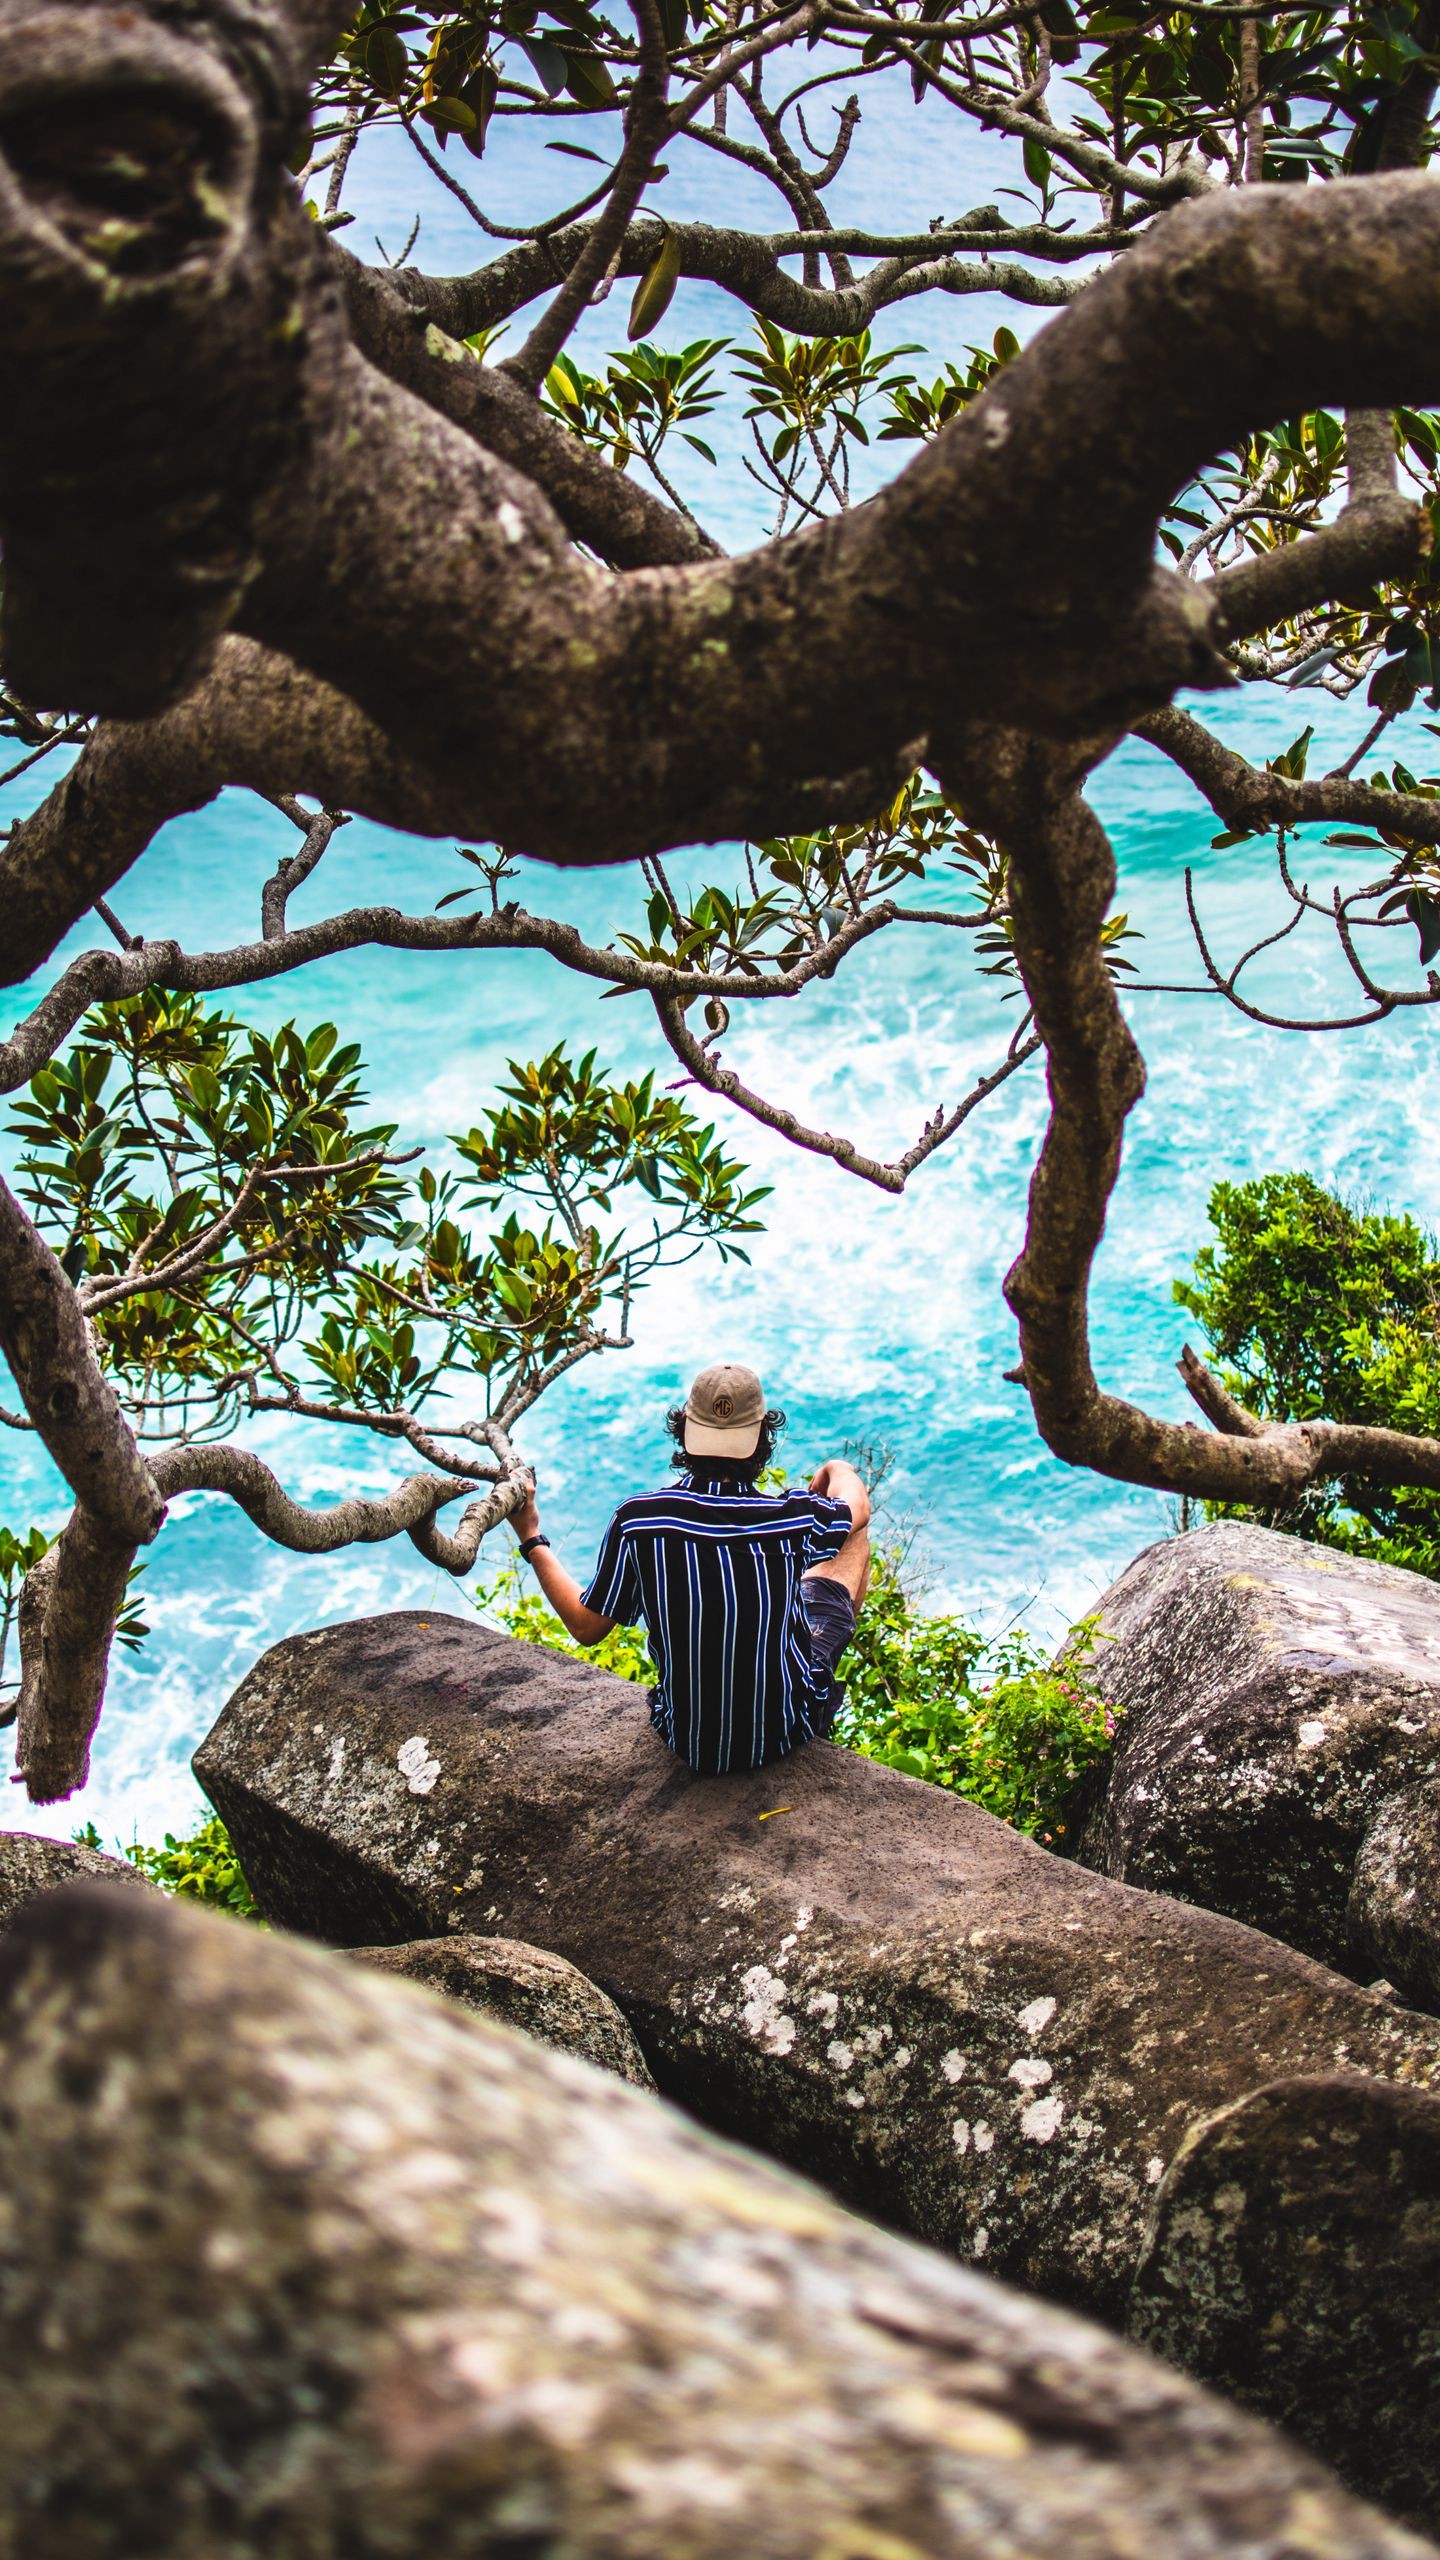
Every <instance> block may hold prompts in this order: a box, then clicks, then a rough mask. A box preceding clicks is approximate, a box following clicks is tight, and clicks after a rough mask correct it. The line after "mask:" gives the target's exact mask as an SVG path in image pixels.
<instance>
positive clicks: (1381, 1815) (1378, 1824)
mask: <svg viewBox="0 0 1440 2560" xmlns="http://www.w3.org/2000/svg"><path fill="white" fill-rule="evenodd" d="M1346 1921H1347V1927H1348V1932H1349V1947H1350V1958H1351V1962H1352V1963H1353V1965H1354V1967H1355V1970H1356V1972H1357V1973H1358V1974H1359V1975H1360V1976H1361V1977H1362V1978H1364V1979H1368V1980H1371V1981H1374V1980H1376V1979H1377V1978H1378V1979H1379V1980H1382V1981H1386V1980H1388V1981H1390V1982H1393V1983H1394V1984H1396V1985H1397V1987H1398V1988H1400V1989H1401V1990H1403V1992H1404V1994H1405V1997H1406V1999H1407V2000H1414V2001H1416V2002H1417V2003H1418V2004H1419V2006H1420V2007H1421V2008H1422V2009H1434V2010H1440V1780H1437V1779H1434V1778H1421V1779H1420V1780H1419V1781H1418V1783H1417V1784H1416V1785H1415V1786H1413V1787H1402V1788H1401V1790H1400V1793H1399V1794H1398V1795H1393V1796H1387V1797H1386V1799H1385V1802H1384V1803H1383V1804H1382V1805H1381V1807H1380V1810H1379V1812H1378V1813H1377V1814H1376V1816H1375V1819H1374V1821H1373V1822H1372V1823H1371V1825H1370V1828H1369V1830H1368V1831H1367V1832H1366V1834H1365V1836H1364V1838H1363V1840H1362V1841H1361V1843H1360V1848H1359V1852H1358V1854H1357V1856H1356V1860H1355V1873H1354V1876H1353V1878H1352V1880H1351V1885H1350V1904H1349V1909H1348V1912H1347V1914H1346Z"/></svg>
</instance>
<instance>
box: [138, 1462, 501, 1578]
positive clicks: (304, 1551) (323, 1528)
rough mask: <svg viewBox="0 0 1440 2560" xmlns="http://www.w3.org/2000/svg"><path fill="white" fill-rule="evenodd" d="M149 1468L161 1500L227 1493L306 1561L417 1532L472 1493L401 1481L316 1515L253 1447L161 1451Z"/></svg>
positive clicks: (460, 1485) (458, 1484) (426, 1480)
mask: <svg viewBox="0 0 1440 2560" xmlns="http://www.w3.org/2000/svg"><path fill="white" fill-rule="evenodd" d="M151 1465H152V1472H153V1474H154V1477H155V1481H156V1483H157V1484H158V1485H159V1487H160V1489H161V1491H162V1493H163V1494H164V1497H165V1500H166V1501H167V1502H171V1501H173V1500H174V1498H175V1496H176V1494H179V1493H223V1494H228V1496H229V1498H230V1500H231V1501H232V1502H234V1503H237V1504H238V1505H239V1507H240V1509H241V1510H242V1511H243V1512H244V1513H245V1516H246V1518H247V1519H249V1520H253V1521H254V1523H255V1526H256V1528H257V1529H259V1530H261V1531H262V1532H263V1534H264V1535H265V1536H266V1537H267V1538H269V1539H270V1541H271V1542H272V1544H273V1545H275V1546H277V1547H288V1548H290V1549H291V1551H292V1553H294V1554H296V1555H304V1556H330V1555H335V1554H336V1553H337V1552H338V1551H339V1549H340V1548H341V1547H353V1546H376V1545H379V1544H381V1543H383V1541H384V1540H385V1539H387V1538H396V1537H399V1536H400V1535H401V1534H402V1532H404V1531H406V1530H409V1529H412V1528H416V1527H418V1526H419V1525H420V1524H421V1522H423V1521H426V1520H428V1519H429V1518H430V1517H431V1515H432V1514H433V1513H434V1512H435V1511H437V1510H438V1509H440V1508H441V1506H442V1505H443V1504H445V1503H447V1502H455V1501H458V1499H459V1498H460V1496H461V1495H462V1494H465V1493H471V1492H473V1490H474V1487H473V1485H472V1484H470V1483H469V1482H468V1481H467V1480H466V1479H465V1478H464V1477H458V1478H457V1477H455V1476H444V1475H423V1476H422V1475H414V1476H406V1477H404V1478H403V1480H402V1481H401V1482H400V1483H399V1484H397V1485H396V1486H395V1487H394V1488H393V1489H392V1491H391V1492H389V1493H387V1494H383V1495H380V1496H378V1497H375V1498H371V1497H370V1496H368V1495H365V1494H358V1493H357V1494H351V1495H350V1496H349V1497H348V1498H347V1499H346V1500H345V1501H344V1502H337V1503H335V1504H334V1505H333V1506H332V1507H331V1508H330V1509H329V1510H325V1511H316V1510H311V1509H310V1508H309V1507H308V1506H307V1505H306V1504H305V1503H303V1502H296V1501H294V1500H293V1499H292V1497H291V1496H290V1495H289V1494H288V1493H287V1492H286V1491H285V1488H284V1486H283V1485H282V1484H281V1482H280V1479H279V1477H278V1476H276V1475H275V1474H273V1473H272V1471H271V1469H270V1468H269V1467H267V1466H266V1465H265V1463H264V1460H263V1459H261V1458H257V1457H256V1456H255V1454H254V1452H253V1450H250V1449H237V1448H234V1447H232V1446H231V1445H230V1443H229V1442H224V1441H211V1442H208V1443H204V1444H200V1445H197V1446H194V1447H189V1448H187V1447H185V1446H184V1445H183V1444H182V1445H180V1446H177V1447H175V1448H171V1449H164V1450H162V1451H161V1452H160V1454H159V1456H158V1457H156V1458H155V1459H153V1460H152V1462H151Z"/></svg>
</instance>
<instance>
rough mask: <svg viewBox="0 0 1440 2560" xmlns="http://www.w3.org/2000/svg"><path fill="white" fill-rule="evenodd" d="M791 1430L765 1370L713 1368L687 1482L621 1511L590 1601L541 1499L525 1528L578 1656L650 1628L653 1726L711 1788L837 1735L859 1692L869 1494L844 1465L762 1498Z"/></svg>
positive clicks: (670, 1419) (684, 1416) (700, 1390)
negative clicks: (856, 1656) (847, 1673)
mask: <svg viewBox="0 0 1440 2560" xmlns="http://www.w3.org/2000/svg"><path fill="white" fill-rule="evenodd" d="M784 1422H785V1416H784V1415H783V1413H776V1412H772V1411H768V1410H767V1408H766V1404H765V1390H764V1388H763V1387H762V1386H761V1384H760V1381H759V1379H758V1378H757V1377H756V1375H755V1372H754V1370H753V1369H746V1368H742V1367H741V1365H740V1364H739V1363H738V1362H737V1361H733V1360H726V1361H721V1362H720V1363H719V1365H718V1366H717V1367H715V1368H710V1369H702V1371H701V1373H700V1375H699V1377H698V1378H697V1379H696V1381H695V1384H694V1385H693V1387H692V1388H691V1390H690V1393H689V1395H688V1397H687V1398H686V1401H685V1403H684V1404H683V1405H682V1406H678V1407H677V1408H676V1410H675V1411H674V1412H673V1413H671V1414H669V1415H668V1416H667V1417H666V1427H667V1429H668V1430H669V1432H670V1434H671V1437H672V1438H673V1439H674V1440H675V1442H676V1443H677V1445H678V1447H679V1450H680V1453H681V1455H680V1473H679V1476H678V1479H677V1481H676V1482H675V1484H673V1485H669V1486H667V1487H666V1488H665V1489H664V1490H663V1491H662V1492H660V1493H639V1494H635V1495H634V1496H633V1497H632V1498H631V1500H630V1501H628V1502H622V1503H621V1505H620V1508H619V1510H618V1511H617V1512H616V1514H615V1517H614V1519H613V1520H612V1521H611V1523H610V1526H609V1528H608V1529H607V1530H606V1532H605V1538H604V1543H603V1545H602V1546H601V1549H600V1560H599V1562H598V1564H597V1565H596V1567H595V1571H594V1574H593V1575H592V1577H591V1580H590V1583H589V1586H588V1588H587V1589H586V1590H584V1591H582V1590H581V1589H580V1586H579V1584H578V1583H577V1582H575V1581H573V1580H572V1579H571V1577H570V1575H569V1574H568V1573H567V1572H566V1571H565V1568H564V1566H563V1565H562V1564H561V1562H560V1559H559V1557H558V1556H557V1555H556V1553H555V1551H554V1549H553V1547H552V1546H551V1544H550V1541H549V1539H548V1538H547V1537H545V1536H543V1535H542V1533H541V1528H540V1513H539V1510H538V1508H537V1507H536V1503H535V1498H534V1495H533V1494H532V1495H531V1498H530V1500H529V1501H528V1502H526V1503H525V1504H524V1505H523V1506H522V1507H521V1509H520V1510H518V1511H517V1512H516V1513H515V1515H514V1519H513V1523H512V1525H513V1527H514V1528H515V1530H516V1531H517V1533H518V1535H519V1539H520V1553H521V1555H522V1556H524V1557H526V1558H527V1559H528V1560H529V1561H530V1562H532V1563H533V1565H534V1568H535V1575H536V1579H537V1580H538V1582H539V1584H540V1588H541V1590H542V1591H543V1592H544V1594H545V1597H546V1599H547V1600H548V1601H549V1603H550V1606H551V1608H552V1609H553V1610H554V1612H555V1615H556V1617H557V1618H558V1619H559V1620H560V1622H561V1624H562V1626H564V1627H565V1628H567V1629H568V1631H569V1633H570V1634H571V1635H572V1636H573V1637H574V1638H575V1640H576V1642H577V1643H578V1644H582V1645H591V1644H598V1643H599V1642H600V1640H601V1637H602V1636H607V1635H608V1634H609V1632H610V1630H611V1628H612V1627H613V1626H616V1625H622V1626H634V1625H643V1626H644V1628H645V1630H646V1632H647V1634H648V1636H649V1639H650V1650H651V1653H652V1654H653V1656H654V1659H655V1665H656V1669H657V1671H658V1673H659V1677H658V1679H657V1681H656V1683H655V1687H654V1689H653V1690H652V1691H651V1694H650V1716H651V1721H652V1723H653V1724H654V1726H655V1730H656V1732H657V1733H658V1734H659V1735H660V1737H661V1739H662V1741H664V1742H666V1743H668V1745H669V1747H670V1749H671V1750H672V1751H674V1752H676V1753H678V1755H679V1757H680V1758H681V1759H682V1760H687V1761H688V1762H689V1764H690V1767H691V1768H692V1769H696V1770H699V1771H701V1772H703V1773H704V1774H706V1775H709V1776H719V1775H720V1774H722V1773H723V1772H725V1771H727V1770H732V1769H759V1768H762V1767H763V1766H764V1765H765V1763H766V1762H767V1761H770V1760H780V1759H783V1758H784V1756H785V1754H786V1753H787V1752H789V1751H793V1750H794V1749H795V1748H796V1746H797V1744H799V1743H802V1742H808V1741H817V1740H823V1738H824V1736H825V1735H826V1734H828V1732H829V1731H830V1728H831V1726H832V1724H833V1723H834V1721H835V1713H836V1709H837V1708H838V1707H839V1705H840V1701H841V1699H842V1697H843V1695H844V1691H843V1688H842V1687H841V1684H840V1683H839V1682H838V1681H837V1679H836V1677H835V1665H836V1663H837V1662H838V1660H839V1658H840V1656H841V1654H842V1653H843V1652H844V1650H845V1647H846V1646H847V1644H848V1643H849V1641H850V1639H851V1637H852V1636H853V1634H854V1632H855V1612H856V1610H857V1609H858V1608H859V1606H860V1604H861V1602H862V1601H863V1599H864V1597H865V1592H866V1588H867V1586H868V1583H869V1580H870V1537H869V1530H868V1527H867V1523H868V1521H869V1518H870V1497H869V1495H868V1494H867V1492H866V1490H865V1486H864V1484H863V1482H862V1481H861V1478H860V1477H859V1476H858V1475H857V1473H856V1471H855V1469H854V1468H853V1467H852V1466H849V1465H847V1463H846V1461H845V1460H844V1459H843V1458H828V1459H827V1460H826V1462H825V1464H824V1466H823V1467H820V1468H818V1469H817V1471H816V1473H815V1474H814V1475H813V1476H812V1477H811V1479H810V1486H809V1490H808V1492H804V1493H801V1492H795V1491H787V1492H784V1493H761V1492H759V1491H757V1489H756V1479H757V1477H759V1476H760V1475H761V1474H762V1472H763V1471H764V1469H765V1468H766V1467H767V1466H768V1464H769V1461H770V1456H771V1452H772V1451H773V1449H774V1446H775V1441H776V1438H777V1435H778V1434H779V1432H780V1431H781V1430H782V1429H783V1427H784Z"/></svg>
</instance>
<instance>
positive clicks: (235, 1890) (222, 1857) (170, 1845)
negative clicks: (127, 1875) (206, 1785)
mask: <svg viewBox="0 0 1440 2560" xmlns="http://www.w3.org/2000/svg"><path fill="white" fill-rule="evenodd" d="M75 1837H76V1839H77V1841H78V1842H79V1843H80V1846H81V1847H82V1848H84V1849H103V1848H104V1846H105V1843H104V1841H103V1840H102V1839H101V1837H100V1834H99V1832H98V1831H97V1830H96V1828H95V1825H94V1823H93V1822H87V1823H86V1825H85V1827H84V1829H83V1831H77V1832H76V1834H75ZM123 1854H124V1855H125V1856H126V1857H127V1858H128V1859H129V1861H130V1864H131V1865H132V1867H138V1868H139V1870H140V1873H141V1874H142V1876H148V1877H149V1879H150V1882H151V1883H152V1884H158V1885H159V1887H160V1890H161V1892H162V1893H173V1894H174V1895H175V1896H176V1897H177V1899H178V1900H180V1901H182V1902H199V1903H203V1904H204V1906H205V1908H206V1909H207V1910H209V1911H228V1912H230V1913H231V1914H232V1915H233V1916H234V1917H235V1918H236V1919H238V1920H254V1921H256V1922H257V1923H258V1924H259V1926H260V1927H261V1928H262V1929H263V1928H264V1926H265V1923H264V1921H263V1920H261V1918H260V1914H259V1912H258V1910H257V1909H256V1907H255V1897H254V1895H253V1894H252V1893H251V1891H250V1887H249V1885H248V1884H247V1883H246V1881H245V1877H244V1875H243V1873H242V1871H241V1867H240V1861H239V1859H238V1858H237V1857H236V1855H235V1852H234V1849H233V1848H232V1847H231V1845H230V1834H229V1832H228V1831H227V1830H226V1828H225V1825H224V1823H223V1822H222V1821H221V1819H220V1816H219V1814H218V1813H212V1814H210V1815H208V1816H207V1818H206V1820H205V1821H203V1822H202V1823H201V1825H200V1828H199V1830H198V1831H192V1832H191V1834H190V1837H189V1838H188V1840H177V1839H176V1838H175V1835H174V1833H173V1832H170V1831H167V1832H166V1834H165V1846H164V1848H163V1849H149V1848H146V1846H145V1845H144V1843H143V1842H142V1841H139V1840H132V1841H131V1843H130V1845H129V1847H128V1848H127V1849H126V1850H125V1851H124V1853H123Z"/></svg>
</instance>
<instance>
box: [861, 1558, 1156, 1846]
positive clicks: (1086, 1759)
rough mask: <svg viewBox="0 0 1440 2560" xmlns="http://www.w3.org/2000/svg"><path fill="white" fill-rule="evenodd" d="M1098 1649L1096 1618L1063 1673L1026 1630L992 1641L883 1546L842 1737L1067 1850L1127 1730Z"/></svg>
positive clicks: (1075, 1634)
mask: <svg viewBox="0 0 1440 2560" xmlns="http://www.w3.org/2000/svg"><path fill="white" fill-rule="evenodd" d="M1096 1641H1097V1621H1096V1620H1095V1619H1093V1618H1087V1619H1085V1620H1084V1621H1083V1622H1082V1624H1081V1625H1080V1626H1079V1627H1077V1628H1075V1629H1074V1630H1073V1631H1072V1633H1071V1636H1070V1638H1069V1640H1068V1642H1067V1645H1066V1647H1065V1650H1064V1653H1063V1655H1062V1657H1061V1660H1060V1662H1059V1663H1058V1664H1056V1665H1053V1666H1052V1665H1051V1664H1050V1662H1049V1661H1048V1660H1047V1658H1046V1656H1045V1654H1044V1652H1043V1651H1042V1650H1041V1649H1040V1648H1039V1647H1038V1646H1037V1645H1035V1644H1034V1643H1033V1642H1032V1640H1031V1639H1030V1637H1028V1636H1027V1635H1025V1634H1024V1633H1023V1631H1022V1630H1021V1629H1019V1628H1011V1629H1010V1630H1009V1631H1008V1632H1007V1633H1006V1634H1004V1635H1002V1636H1000V1637H986V1636H984V1635H982V1634H981V1633H980V1632H979V1630H978V1629H977V1628H975V1627H972V1626H970V1625H968V1624H967V1623H966V1621H965V1620H964V1619H963V1618H958V1617H955V1616H953V1615H951V1614H949V1613H942V1614H939V1615H934V1614H932V1613H930V1612H929V1611H927V1610H924V1609H922V1608H921V1607H920V1606H919V1605H918V1603H917V1601H916V1599H915V1597H914V1595H913V1593H912V1592H911V1591H910V1590H909V1589H908V1588H907V1585H906V1582H905V1578H904V1575H903V1573H902V1571H901V1569H900V1565H899V1561H898V1559H897V1558H896V1556H895V1555H894V1554H893V1553H890V1552H887V1551H886V1550H885V1549H883V1548H882V1549H880V1550H879V1551H878V1552H877V1554H876V1557H875V1561H874V1570H873V1573H872V1577H871V1584H870V1591H869V1594H868V1596H867V1599H866V1602H865V1606H864V1609H863V1610H862V1611H861V1614H860V1619H859V1623H858V1625H857V1628H856V1633H855V1641H854V1643H853V1644H852V1645H851V1647H850V1650H849V1652H848V1653H847V1654H846V1656H845V1661H844V1665H843V1673H844V1679H845V1688H846V1696H845V1705H844V1708H843V1710H842V1713H841V1715H840V1717H839V1719H838V1721H837V1723H836V1728H835V1739H836V1741H837V1742H843V1743H845V1744H846V1745H847V1746H848V1747H849V1749H850V1750H852V1751H858V1752H861V1753H862V1754H863V1755H864V1757H865V1758H866V1759H869V1760H879V1761H882V1762H883V1763H884V1765H885V1766H886V1767H887V1768H890V1769H900V1770H903V1771H904V1773H905V1774H906V1776H907V1777H912V1778H925V1779H928V1780H929V1781H930V1783H931V1784H932V1785H934V1786H941V1787H948V1788H949V1789H950V1790H951V1792H952V1794H954V1795H960V1796H964V1797H965V1798H966V1799H967V1800H968V1801H969V1802H970V1803H971V1804H978V1805H983V1807H984V1809H985V1811H986V1812H987V1813H993V1814H996V1815H998V1817H999V1819H1000V1820H1001V1821H1002V1822H1008V1823H1010V1824H1011V1825H1012V1827H1013V1828H1014V1829H1015V1830H1017V1831H1024V1832H1027V1833H1029V1834H1030V1836H1031V1837H1032V1838H1034V1839H1038V1840H1040V1841H1042V1842H1043V1843H1044V1844H1045V1846H1046V1847H1059V1846H1060V1845H1061V1844H1062V1843H1063V1842H1064V1841H1065V1838H1066V1833H1067V1820H1066V1808H1067V1804H1068V1802H1069V1799H1070V1798H1071V1796H1072V1795H1073V1793H1074V1790H1075V1788H1076V1787H1077V1785H1078V1784H1079V1781H1080V1780H1081V1778H1082V1777H1084V1776H1085V1775H1086V1774H1087V1773H1088V1772H1089V1771H1090V1770H1091V1769H1092V1768H1093V1767H1094V1766H1095V1764H1096V1763H1097V1762H1098V1761H1099V1760H1101V1759H1103V1757H1104V1756H1105V1754H1106V1752H1107V1751H1108V1750H1109V1748H1110V1745H1111V1741H1112V1738H1113V1735H1114V1731H1115V1716H1114V1712H1113V1710H1112V1709H1111V1708H1110V1707H1108V1706H1107V1705H1106V1703H1105V1701H1104V1699H1103V1697H1102V1696H1101V1695H1100V1692H1099V1691H1098V1689H1097V1688H1096V1687H1095V1686H1094V1684H1093V1681H1092V1679H1091V1677H1090V1672H1089V1665H1090V1662H1091V1659H1092V1656H1093V1653H1094V1649H1095V1645H1096Z"/></svg>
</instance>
